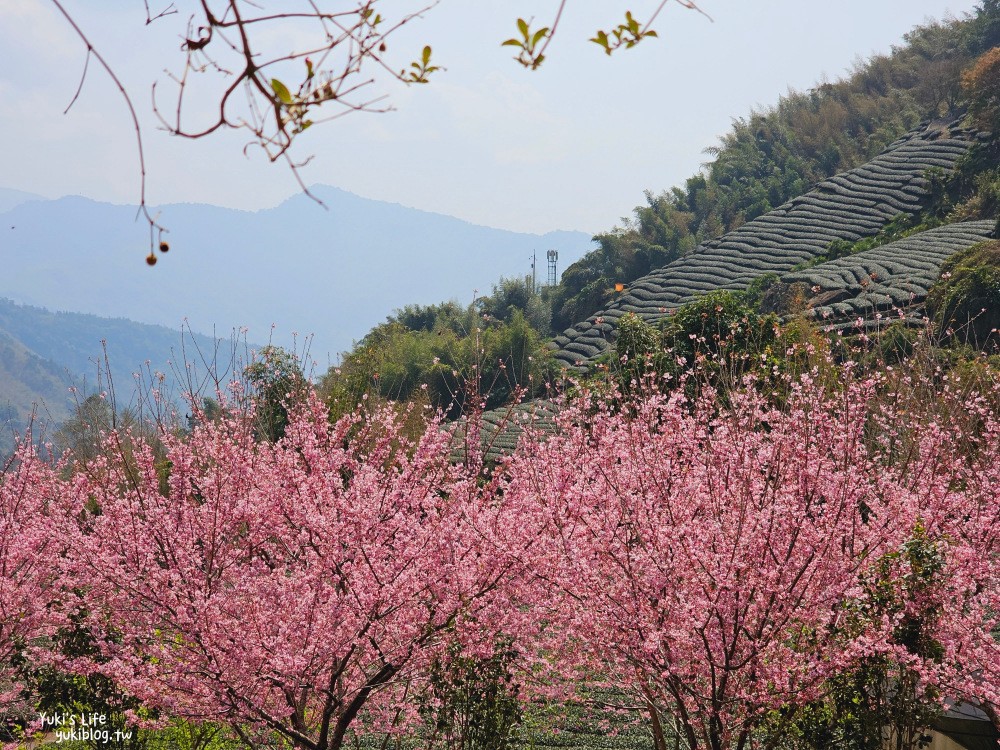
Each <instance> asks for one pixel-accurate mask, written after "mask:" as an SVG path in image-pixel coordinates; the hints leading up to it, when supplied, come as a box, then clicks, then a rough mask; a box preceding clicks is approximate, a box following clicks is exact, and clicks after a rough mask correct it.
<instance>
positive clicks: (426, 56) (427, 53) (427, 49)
mask: <svg viewBox="0 0 1000 750" xmlns="http://www.w3.org/2000/svg"><path fill="white" fill-rule="evenodd" d="M422 58H423V61H424V65H427V63H429V62H430V61H431V46H430V45H429V44H428V45H427V46H426V47H424V52H423V56H422Z"/></svg>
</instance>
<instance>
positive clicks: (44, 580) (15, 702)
mask: <svg viewBox="0 0 1000 750" xmlns="http://www.w3.org/2000/svg"><path fill="white" fill-rule="evenodd" d="M57 487H58V481H57V475H56V472H55V470H54V469H53V467H52V466H51V464H50V463H48V462H47V461H45V460H44V459H42V458H41V457H40V456H39V455H38V453H37V451H36V450H35V448H34V447H33V446H32V444H31V439H30V433H29V436H28V437H26V439H25V440H24V441H23V442H22V443H21V444H20V445H19V447H18V448H17V450H16V451H15V453H14V454H13V456H12V457H11V458H10V459H9V460H8V461H7V463H6V465H5V466H4V467H3V471H2V474H0V715H2V716H6V717H9V716H10V714H11V712H12V711H15V712H16V709H17V707H18V706H19V705H21V702H22V698H23V696H22V691H23V690H24V687H25V686H24V684H23V680H22V679H21V672H20V671H19V670H18V668H17V662H18V660H20V659H24V658H26V657H28V658H30V656H31V655H32V653H33V651H34V650H35V648H36V647H37V646H38V642H39V639H41V638H43V637H44V636H47V635H50V634H51V633H52V632H53V630H54V629H55V628H56V626H57V625H58V623H59V622H60V619H59V616H58V612H57V611H56V609H55V606H54V603H55V602H56V600H58V598H59V597H58V591H57V590H56V588H55V586H56V576H55V562H56V560H57V559H58V556H59V553H60V552H61V551H62V549H63V544H64V540H63V539H62V538H61V535H60V526H61V521H60V519H61V518H62V514H61V512H58V511H59V503H58V499H59V497H60V493H59V492H58V491H57Z"/></svg>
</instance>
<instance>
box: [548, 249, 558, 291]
mask: <svg viewBox="0 0 1000 750" xmlns="http://www.w3.org/2000/svg"><path fill="white" fill-rule="evenodd" d="M546 256H547V257H548V259H549V286H555V285H556V281H557V279H556V261H557V260H559V253H558V251H556V250H549V251H548V252H547V253H546Z"/></svg>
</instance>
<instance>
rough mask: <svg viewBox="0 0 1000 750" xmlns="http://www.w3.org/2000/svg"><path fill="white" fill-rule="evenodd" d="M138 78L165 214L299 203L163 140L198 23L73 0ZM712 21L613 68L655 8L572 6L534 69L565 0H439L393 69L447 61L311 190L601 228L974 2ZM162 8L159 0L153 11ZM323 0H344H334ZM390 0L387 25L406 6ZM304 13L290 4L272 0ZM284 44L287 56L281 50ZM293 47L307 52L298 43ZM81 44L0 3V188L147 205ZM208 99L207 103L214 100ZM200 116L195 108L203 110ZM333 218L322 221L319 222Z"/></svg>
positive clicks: (911, 2) (778, 3)
mask: <svg viewBox="0 0 1000 750" xmlns="http://www.w3.org/2000/svg"><path fill="white" fill-rule="evenodd" d="M64 3H65V5H66V7H67V8H68V9H69V10H70V12H71V13H72V14H73V15H74V17H75V18H76V19H77V21H78V22H79V23H80V25H81V26H82V27H83V28H84V29H85V31H86V32H87V33H88V34H90V35H91V37H92V39H93V41H94V42H95V45H96V46H97V47H98V49H99V50H100V51H101V52H102V53H103V54H104V55H105V57H106V58H107V59H108V61H109V62H110V63H111V65H112V66H113V67H114V68H115V70H116V71H117V72H118V74H119V75H120V76H121V77H122V79H123V81H124V82H125V85H126V87H127V88H128V90H129V92H130V93H131V95H132V97H133V99H134V101H135V103H136V105H137V108H138V109H139V110H140V115H141V118H142V121H143V125H144V137H145V141H146V149H147V161H148V164H147V166H148V170H149V183H148V192H149V198H150V201H151V202H152V203H171V202H204V203H211V204H215V205H221V206H230V207H235V208H245V209H255V208H261V207H267V206H272V205H275V204H277V203H279V202H281V201H282V200H284V199H285V198H287V197H289V196H290V195H292V194H293V193H294V192H296V190H297V187H296V183H295V180H294V178H293V177H292V176H291V175H290V174H289V172H288V170H287V169H286V168H285V167H283V166H281V165H280V164H277V165H272V164H269V163H268V162H267V160H266V159H264V158H263V157H262V155H261V154H260V153H259V152H256V151H253V150H251V151H250V152H249V158H248V157H246V156H244V154H243V145H244V144H245V142H246V138H245V137H244V136H243V135H242V134H229V135H223V136H221V137H212V138H209V139H206V140H204V141H200V142H192V141H185V140H181V139H176V138H171V137H169V136H168V135H167V134H165V133H163V132H161V131H158V130H157V129H156V127H155V126H156V123H155V120H154V119H153V118H152V115H151V107H150V101H151V97H150V86H151V84H152V82H153V81H155V80H159V81H160V90H161V91H162V90H163V89H164V87H165V86H166V85H167V83H168V81H167V79H166V76H165V73H164V69H167V70H178V69H179V68H180V66H181V64H182V62H183V56H182V53H181V52H180V51H179V46H180V34H181V33H182V31H183V27H184V22H185V20H186V18H187V16H188V11H186V10H185V7H190V5H189V0H177V6H178V7H180V8H181V13H180V14H178V15H174V16H171V17H169V18H165V19H161V20H160V21H158V22H156V23H154V24H152V25H150V26H145V25H144V20H145V11H144V9H143V3H142V2H139V0H127V1H126V0H64ZM699 3H700V5H701V7H702V8H703V9H704V10H705V11H706V12H707V13H708V14H710V15H711V17H712V20H711V21H710V20H708V19H707V18H705V17H704V16H702V15H699V14H697V13H695V12H692V11H690V10H685V9H684V8H682V7H681V6H680V5H671V6H668V7H667V8H666V9H665V10H664V11H663V13H662V14H661V17H660V19H659V20H658V23H657V28H658V31H659V33H660V38H659V39H657V40H652V39H651V40H647V41H644V42H643V43H642V44H641V45H639V46H638V47H637V48H636V49H633V50H629V51H622V52H620V53H618V54H617V55H615V56H614V57H612V58H607V57H606V56H605V55H604V54H603V53H602V52H601V51H600V50H599V49H598V48H597V47H596V46H595V45H594V44H592V43H589V42H587V41H586V39H587V37H589V36H592V35H593V33H594V30H595V29H596V28H597V27H598V26H603V27H605V28H607V27H608V26H611V25H613V24H614V23H617V21H618V20H619V18H620V17H621V15H623V13H624V11H625V9H626V8H628V9H631V10H633V11H634V12H635V14H636V15H637V16H638V17H640V18H645V17H646V16H648V14H649V12H650V11H651V10H652V9H653V8H654V7H655V6H656V5H657V4H658V3H657V2H656V1H655V0H636V1H635V2H634V3H624V2H622V3H619V2H618V1H617V0H570V2H569V4H568V8H567V10H566V14H565V17H564V19H563V24H562V26H561V27H560V30H559V35H558V36H557V37H556V39H555V40H554V41H553V43H552V46H551V47H550V54H549V59H548V60H547V61H546V63H545V64H544V65H543V67H542V68H541V69H540V70H538V71H536V72H528V71H525V70H523V69H522V68H520V67H519V66H518V65H516V64H515V63H514V61H513V60H511V59H510V58H511V52H510V50H509V49H508V48H501V47H500V46H499V42H500V41H501V40H503V39H504V38H506V37H508V36H511V35H512V33H513V31H514V20H515V19H516V18H517V16H519V15H522V16H525V17H532V16H533V17H535V18H536V19H537V20H538V21H542V22H546V21H548V20H549V19H550V18H551V14H552V13H553V12H554V10H555V8H556V6H557V5H558V2H557V1H556V0H546V1H542V0H538V1H536V2H528V1H527V0H505V1H504V2H499V1H496V0H464V2H461V1H459V0H442V1H441V2H440V3H439V4H438V5H437V6H436V7H435V8H433V9H432V10H430V11H429V12H428V13H427V14H426V17H425V18H424V19H422V20H418V21H416V22H415V23H414V24H413V25H412V26H411V27H409V28H408V29H407V30H406V34H405V36H404V35H401V36H399V37H397V38H395V39H394V40H393V42H392V44H393V49H390V53H392V52H394V51H395V50H396V49H398V50H399V53H398V57H397V58H396V63H397V66H398V67H402V66H403V65H404V64H406V63H407V62H408V61H409V60H412V59H413V58H414V57H415V56H416V54H417V52H418V51H419V49H420V48H421V47H422V45H423V44H424V43H431V44H432V45H433V47H434V50H435V53H434V58H435V61H436V62H437V63H438V64H440V65H443V66H445V67H446V68H447V70H446V71H444V72H442V73H440V74H439V75H437V76H434V78H433V80H432V82H431V83H430V84H429V85H427V86H414V87H410V88H406V87H403V86H401V85H388V86H387V87H386V89H387V93H388V94H389V96H390V99H389V102H390V103H391V104H392V106H394V107H395V111H393V112H390V113H387V114H353V115H350V116H347V117H344V118H342V119H338V120H336V121H334V122H331V123H327V124H324V125H322V126H319V125H318V126H316V127H314V128H313V129H311V130H310V131H309V132H308V133H306V134H305V137H303V138H302V139H301V141H300V143H299V144H298V150H297V155H298V156H299V157H300V158H302V157H306V156H309V155H310V154H313V155H315V158H314V159H313V160H312V162H311V163H310V164H309V165H308V167H306V168H305V169H304V170H303V173H302V174H303V178H304V180H305V181H306V182H307V183H326V184H330V185H334V186H337V187H340V188H343V189H345V190H350V191H352V192H355V193H358V194H360V195H363V196H366V197H370V198H377V199H381V200H387V201H393V202H397V203H402V204H404V205H408V206H413V207H416V208H421V209H426V210H431V211H437V212H440V213H445V214H450V215H453V216H457V217H460V218H463V219H467V220H469V221H472V222H475V223H479V224H485V225H489V226H495V227H502V228H505V229H513V230H519V231H532V232H544V231H548V230H552V229H579V230H584V231H587V232H598V231H602V230H606V229H609V228H611V226H613V225H614V224H616V223H618V221H619V217H621V216H623V215H626V214H629V213H630V212H631V209H632V208H633V207H634V206H635V205H637V204H638V203H641V202H642V201H643V191H644V190H647V189H648V190H653V191H657V192H658V191H660V190H663V189H666V188H669V187H671V186H673V185H676V184H680V183H681V182H682V181H683V180H684V179H685V178H686V177H688V176H689V175H691V174H692V173H693V172H694V171H696V170H697V169H698V166H699V164H700V163H701V162H702V161H704V160H705V158H706V157H705V156H704V154H703V149H704V148H705V147H707V146H711V145H713V144H715V143H716V142H717V139H718V137H719V136H720V135H721V134H722V133H724V132H725V131H726V130H727V128H728V126H729V124H730V122H731V120H732V118H734V117H739V116H742V115H745V114H747V113H748V112H749V111H750V110H751V109H753V108H755V107H762V106H767V105H770V104H772V103H774V102H775V101H776V100H777V98H778V96H779V95H780V94H782V93H784V92H785V91H786V90H787V89H788V88H789V87H791V88H794V89H807V88H809V87H811V86H812V85H814V84H815V83H817V82H818V81H820V80H821V79H822V78H823V77H826V78H827V79H830V80H832V79H835V78H838V77H840V76H841V75H842V74H844V73H845V72H846V71H847V70H848V69H849V68H850V66H851V64H852V62H854V61H855V60H857V59H858V58H859V57H862V58H863V57H868V56H870V55H871V54H873V53H876V52H886V51H888V50H889V49H890V47H891V46H892V45H893V44H895V43H898V42H899V41H900V39H901V37H902V35H903V34H905V33H906V32H907V31H908V30H909V29H911V28H912V27H913V26H914V25H915V24H918V23H921V22H924V21H926V20H929V19H940V18H942V17H944V16H946V15H947V14H953V15H961V14H963V13H966V12H969V11H971V10H972V9H973V7H974V6H975V5H976V2H975V1H974V0H836V2H829V0H824V1H820V0H728V1H727V0H699ZM159 4H166V3H164V2H163V0H151V5H152V6H153V7H154V9H155V8H156V7H157V6H158V5H159ZM324 4H326V5H336V3H335V2H333V1H332V0H331V1H330V2H328V3H324ZM408 4H409V2H408V0H386V2H385V4H384V5H383V7H384V8H385V12H394V9H395V8H398V7H400V6H406V5H408ZM272 5H273V6H274V7H281V8H289V7H292V6H293V5H294V3H293V2H292V0H284V1H283V2H275V3H273V4H272ZM284 41H286V40H284V39H283V38H282V37H281V34H280V33H279V34H277V36H276V38H275V43H276V44H279V45H280V44H281V43H284ZM287 41H288V44H289V45H291V44H293V43H294V42H293V40H291V38H290V36H289V40H287ZM84 51H85V50H84V47H83V46H82V45H81V43H80V42H79V40H78V38H76V37H75V36H74V35H73V33H72V30H71V29H70V27H69V26H68V25H67V24H66V22H65V21H64V20H63V19H62V18H61V17H60V16H58V15H57V13H56V11H55V9H54V6H52V5H51V3H50V2H48V1H47V0H0V63H2V65H0V132H2V133H3V135H4V141H5V144H4V148H3V149H2V150H0V186H3V187H10V188H17V189H21V190H26V191H31V192H36V193H40V194H42V195H45V196H48V197H58V196H61V195H66V194H80V195H85V196H88V197H92V198H95V199H100V200H107V201H112V202H116V203H134V202H135V201H136V199H137V191H138V170H137V165H136V160H135V139H134V134H133V133H132V131H131V129H130V125H129V120H128V117H127V113H126V110H125V108H124V105H123V103H122V101H121V99H120V98H119V97H118V96H117V94H116V92H115V90H114V89H113V87H112V86H111V85H110V83H109V82H108V80H107V77H106V76H105V75H104V74H103V73H102V72H101V71H100V70H98V69H97V68H96V66H95V65H94V64H91V66H90V72H89V75H88V78H87V81H86V83H85V85H84V88H83V91H82V93H81V96H80V99H79V100H78V101H77V103H76V104H75V106H74V107H73V109H72V110H71V111H70V112H69V114H67V115H65V116H64V115H63V114H62V110H63V109H64V108H65V107H66V105H67V104H68V103H69V101H70V99H71V98H72V96H73V92H74V91H75V89H76V86H77V83H78V80H79V77H80V72H81V66H82V63H83V60H84ZM203 103H204V104H205V106H208V103H209V99H208V97H206V98H205V99H204V101H203ZM189 104H190V105H191V106H192V109H191V113H192V114H193V115H197V114H198V111H197V104H198V101H197V100H196V99H192V100H191V101H190V102H189ZM318 210H320V209H318Z"/></svg>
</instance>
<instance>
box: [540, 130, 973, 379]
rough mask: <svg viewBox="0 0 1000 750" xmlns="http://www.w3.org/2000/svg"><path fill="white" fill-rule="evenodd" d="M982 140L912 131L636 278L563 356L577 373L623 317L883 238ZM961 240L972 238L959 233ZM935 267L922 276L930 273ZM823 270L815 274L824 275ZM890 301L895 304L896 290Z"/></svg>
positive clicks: (573, 337)
mask: <svg viewBox="0 0 1000 750" xmlns="http://www.w3.org/2000/svg"><path fill="white" fill-rule="evenodd" d="M976 140H977V135H976V134H975V133H973V132H971V131H968V130H962V129H959V128H957V127H956V126H955V125H954V124H952V125H951V126H941V125H927V126H925V127H924V128H923V129H920V130H917V131H914V132H911V133H909V134H908V135H906V136H904V137H903V138H901V139H900V140H898V141H896V142H895V143H893V144H892V145H891V146H889V147H888V148H887V149H886V150H885V151H884V152H883V153H882V154H880V155H879V156H877V157H876V158H875V159H873V160H872V161H871V162H869V163H867V164H865V165H863V166H861V167H858V168H856V169H852V170H850V171H848V172H844V173H842V174H839V175H836V176H835V177H832V178H830V179H829V180H825V181H823V182H821V183H819V184H818V185H817V186H816V187H815V188H814V189H813V190H810V191H809V192H808V193H806V194H804V195H801V196H799V197H798V198H794V199H793V200H791V201H789V202H788V203H786V204H784V205H782V206H780V207H778V208H776V209H775V210H773V211H771V212H770V213H767V214H764V215H763V216H760V217H758V218H756V219H754V220H753V221H750V222H748V223H747V224H745V225H744V226H742V227H741V228H739V229H738V230H736V231H734V232H729V233H728V234H725V235H723V236H722V237H720V238H717V239H714V240H711V241H709V242H705V243H703V244H702V245H700V246H699V247H698V248H696V249H695V250H694V251H693V252H692V253H690V254H689V255H686V256H684V257H683V258H680V259H678V260H676V261H674V262H673V263H670V264H668V265H666V266H663V267H662V268H660V269H658V270H656V271H654V272H652V273H650V274H648V275H647V276H643V277H642V278H640V279H638V280H636V281H634V282H633V283H631V284H630V285H629V288H628V290H627V291H626V292H625V293H624V294H622V295H621V296H620V297H619V298H618V299H616V300H615V302H614V303H613V304H612V305H610V306H609V307H608V308H607V309H606V310H602V311H601V312H598V313H597V314H595V315H592V316H591V317H590V318H588V319H587V320H586V321H584V322H582V323H578V324H577V325H575V326H573V327H572V328H569V329H567V330H566V331H565V332H564V333H563V335H561V336H558V337H556V339H555V347H556V351H555V353H554V356H555V358H556V359H557V360H558V361H559V362H560V363H561V364H563V365H565V366H566V367H568V368H570V369H571V370H575V371H578V372H582V371H585V370H586V369H587V366H588V363H589V362H590V361H591V360H593V359H594V358H595V357H597V356H599V355H600V354H601V353H602V352H603V351H605V350H606V349H607V347H608V343H609V341H610V340H611V339H612V338H613V335H614V331H615V327H616V325H617V321H618V319H619V318H620V317H621V316H622V315H624V314H625V313H627V312H631V313H635V314H637V315H639V316H640V317H641V318H643V319H644V320H646V321H647V322H655V321H657V320H659V319H661V318H663V317H664V316H666V315H667V314H668V311H669V310H670V309H671V308H674V307H677V306H678V305H681V304H684V303H685V302H688V301H690V300H691V299H692V298H694V297H695V296H696V295H699V294H703V293H705V292H709V291H712V290H715V289H726V290H733V291H738V290H743V289H746V287H747V286H748V285H749V284H750V282H752V281H753V280H754V279H755V278H757V277H759V276H761V275H764V274H768V273H773V274H778V275H779V276H780V275H784V274H787V273H789V272H791V271H792V270H793V269H794V268H796V267H797V266H801V265H802V264H803V263H807V262H809V261H811V260H813V259H815V258H817V257H819V256H822V255H823V254H824V253H825V252H826V251H827V248H828V247H829V245H830V243H831V242H833V241H834V240H843V241H847V242H856V241H857V240H859V239H863V238H865V237H871V236H874V235H876V234H878V232H879V231H880V230H881V229H882V228H883V227H884V226H885V225H886V224H887V223H888V222H889V221H890V220H892V219H893V218H894V217H897V216H899V215H900V214H905V215H914V214H916V213H917V212H919V211H920V209H921V207H922V206H923V205H924V203H925V201H926V199H927V197H928V188H929V187H930V184H929V181H928V179H927V177H926V173H927V171H928V170H930V169H934V168H936V169H940V170H942V172H944V173H948V172H950V171H952V170H953V169H954V167H955V163H956V161H957V160H958V159H959V157H961V156H962V155H963V154H964V153H965V152H966V151H967V149H968V148H969V147H970V146H971V145H972V144H973V143H975V142H976ZM976 231H978V230H976ZM954 239H955V240H956V241H959V242H961V241H964V240H959V238H958V235H956V236H955V237H954ZM918 246H919V245H908V246H906V247H900V248H897V250H900V251H902V250H905V249H906V248H907V247H918ZM949 247H954V245H953V244H951V245H949ZM955 249H959V248H957V247H956V248H955ZM882 262H883V263H884V262H890V263H891V262H892V260H891V259H890V258H886V259H884V260H883V261H882ZM818 268H820V266H817V267H816V269H818ZM899 268H900V269H902V268H903V266H902V265H900V266H899ZM929 268H930V267H929V266H928V267H927V268H925V269H924V271H922V273H925V274H926V273H929V270H928V269H929ZM816 269H812V272H813V273H814V274H815V273H817V270H816ZM886 270H888V267H886ZM876 273H877V271H876ZM817 278H820V277H817ZM831 278H832V277H831ZM855 283H860V281H859V280H855ZM820 285H821V286H822V284H820ZM902 288H903V287H902V286H901V287H900V289H902ZM925 291H926V289H925ZM880 294H882V295H883V296H884V297H886V298H888V299H892V298H893V296H892V294H890V293H889V288H886V289H885V290H883V291H882V292H880ZM855 296H859V295H855ZM898 296H899V295H898V294H897V297H898ZM869 301H870V300H869ZM858 304H861V302H859V303H858ZM866 304H867V302H866ZM842 305H843V306H842V307H841V308H839V310H838V314H841V311H846V309H847V308H848V307H851V305H850V303H849V302H848V301H847V300H846V299H845V300H843V301H842ZM852 309H853V308H852Z"/></svg>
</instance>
